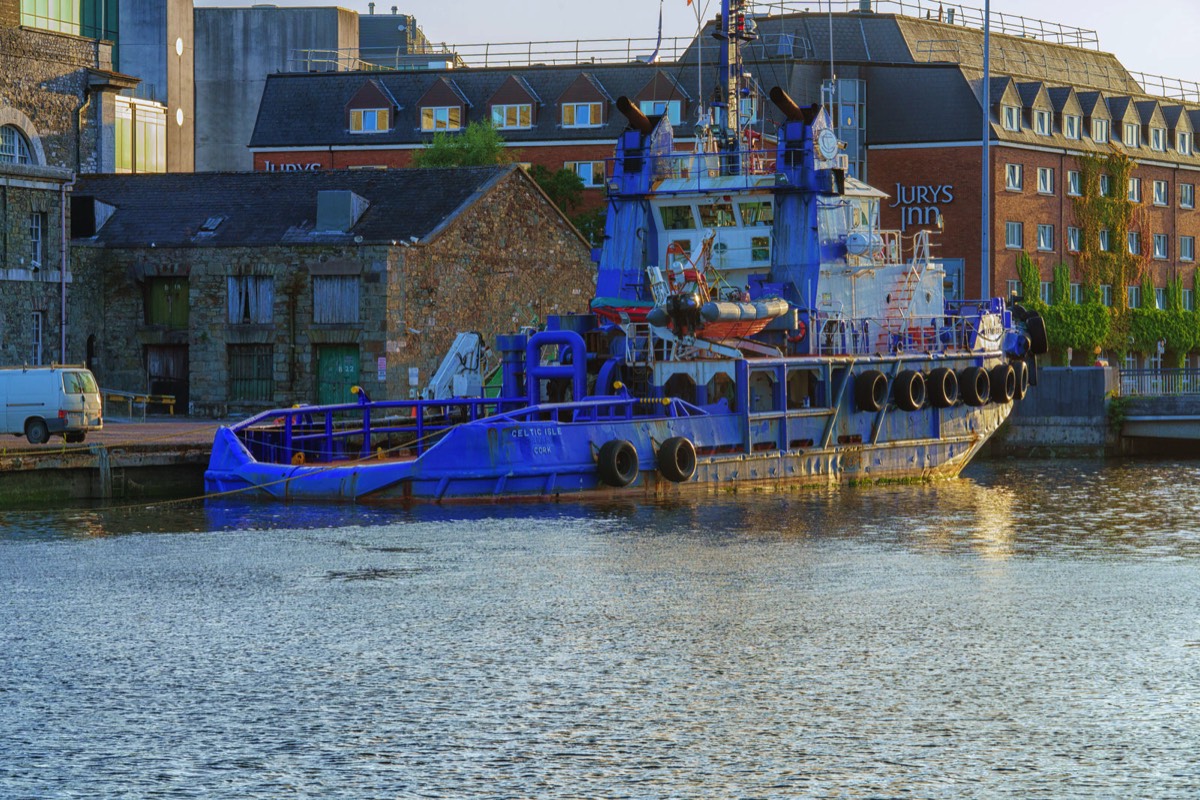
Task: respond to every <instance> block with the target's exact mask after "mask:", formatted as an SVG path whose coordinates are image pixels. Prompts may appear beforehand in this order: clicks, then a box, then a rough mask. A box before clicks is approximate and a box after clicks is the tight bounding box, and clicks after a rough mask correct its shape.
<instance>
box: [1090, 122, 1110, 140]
mask: <svg viewBox="0 0 1200 800" xmlns="http://www.w3.org/2000/svg"><path fill="white" fill-rule="evenodd" d="M1108 137H1109V124H1108V120H1106V119H1093V120H1092V141H1093V142H1098V143H1100V144H1104V143H1105V142H1107V141H1108Z"/></svg>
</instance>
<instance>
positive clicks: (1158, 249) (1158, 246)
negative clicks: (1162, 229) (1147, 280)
mask: <svg viewBox="0 0 1200 800" xmlns="http://www.w3.org/2000/svg"><path fill="white" fill-rule="evenodd" d="M1154 257H1155V258H1158V259H1166V257H1167V235H1166V234H1165V233H1156V234H1154Z"/></svg>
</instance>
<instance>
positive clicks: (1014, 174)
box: [1004, 164, 1025, 192]
mask: <svg viewBox="0 0 1200 800" xmlns="http://www.w3.org/2000/svg"><path fill="white" fill-rule="evenodd" d="M1024 186H1025V170H1024V168H1023V167H1022V166H1021V165H1020V164H1005V165H1004V188H1005V189H1008V190H1009V191H1011V192H1019V191H1021V189H1022V188H1024Z"/></svg>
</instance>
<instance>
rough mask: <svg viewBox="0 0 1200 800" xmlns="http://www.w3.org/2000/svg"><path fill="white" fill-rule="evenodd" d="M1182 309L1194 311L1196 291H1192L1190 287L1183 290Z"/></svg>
mask: <svg viewBox="0 0 1200 800" xmlns="http://www.w3.org/2000/svg"><path fill="white" fill-rule="evenodd" d="M1183 310H1184V311H1195V310H1196V293H1195V292H1194V291H1192V290H1191V289H1184V290H1183Z"/></svg>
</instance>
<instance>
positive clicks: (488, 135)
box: [413, 120, 513, 167]
mask: <svg viewBox="0 0 1200 800" xmlns="http://www.w3.org/2000/svg"><path fill="white" fill-rule="evenodd" d="M512 160H513V153H512V151H510V150H509V149H508V148H507V147H505V144H504V138H503V137H501V136H500V134H499V133H497V132H496V129H495V128H493V127H492V123H491V121H490V120H480V121H478V122H472V123H471V124H470V125H468V126H467V127H466V130H464V131H462V132H460V133H446V132H443V131H439V132H438V133H435V134H434V135H433V141H432V142H430V143H429V144H428V145H427V146H425V147H424V148H422V149H420V150H418V151H417V152H416V153H414V154H413V166H414V167H486V166H489V165H492V164H507V163H509V162H511V161H512Z"/></svg>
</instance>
